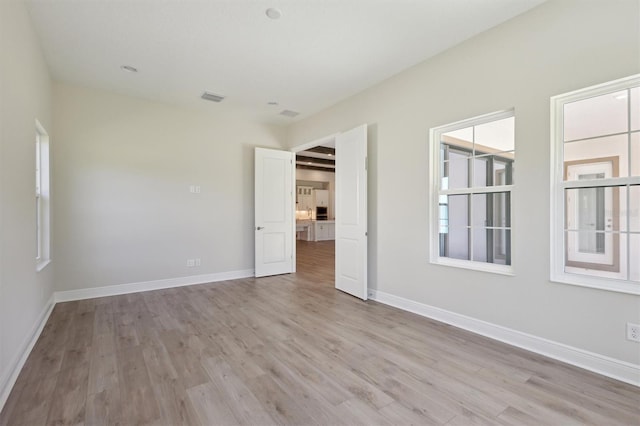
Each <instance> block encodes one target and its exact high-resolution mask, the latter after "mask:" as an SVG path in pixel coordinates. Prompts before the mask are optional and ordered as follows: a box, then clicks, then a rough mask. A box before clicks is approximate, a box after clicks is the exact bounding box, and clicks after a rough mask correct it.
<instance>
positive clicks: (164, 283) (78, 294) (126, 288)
mask: <svg viewBox="0 0 640 426" xmlns="http://www.w3.org/2000/svg"><path fill="white" fill-rule="evenodd" d="M254 275H255V274H254V270H253V269H244V270H240V271H228V272H219V273H215V274H203V275H190V276H188V277H178V278H168V279H164V280H154V281H142V282H139V283H130V284H119V285H110V286H105V287H93V288H83V289H79V290H67V291H56V292H55V301H56V303H59V302H71V301H73V300H84V299H95V298H96V297H106V296H117V295H119V294H129V293H138V292H140V291H149V290H161V289H163V288H172V287H183V286H187V285H196V284H207V283H212V282H218V281H227V280H237V279H240V278H249V277H253V276H254Z"/></svg>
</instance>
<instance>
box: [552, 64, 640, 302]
mask: <svg viewBox="0 0 640 426" xmlns="http://www.w3.org/2000/svg"><path fill="white" fill-rule="evenodd" d="M551 109H552V161H553V164H552V167H553V171H554V176H553V182H554V189H553V194H552V200H551V202H552V208H553V210H552V213H551V214H552V236H551V237H552V240H551V241H552V247H551V249H552V259H551V263H552V271H551V279H552V280H553V281H559V282H565V283H569V284H577V285H584V286H588V287H597V288H604V289H609V290H615V291H622V292H630V293H634V294H640V266H638V265H639V264H640V262H639V260H640V225H639V224H640V76H634V77H630V78H626V79H622V80H616V81H613V82H609V83H605V84H602V85H598V86H594V87H590V88H586V89H582V90H578V91H575V92H571V93H567V94H564V95H559V96H555V97H553V98H552V99H551Z"/></svg>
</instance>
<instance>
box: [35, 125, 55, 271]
mask: <svg viewBox="0 0 640 426" xmlns="http://www.w3.org/2000/svg"><path fill="white" fill-rule="evenodd" d="M35 129H36V133H35V136H36V141H35V180H36V182H35V210H36V214H35V216H36V223H35V227H36V229H35V231H36V232H35V233H36V259H35V260H36V271H38V272H39V271H42V270H43V269H44V268H45V267H46V266H47V265H48V264H49V263H51V186H50V177H51V174H50V157H49V152H50V150H49V148H50V147H49V134H48V133H47V131H46V130H45V128H44V127H43V126H42V124H40V122H39V121H38V120H36V125H35Z"/></svg>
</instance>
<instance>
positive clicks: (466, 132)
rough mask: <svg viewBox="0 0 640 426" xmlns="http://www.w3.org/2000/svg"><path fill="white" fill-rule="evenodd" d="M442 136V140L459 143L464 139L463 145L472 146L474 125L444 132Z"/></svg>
mask: <svg viewBox="0 0 640 426" xmlns="http://www.w3.org/2000/svg"><path fill="white" fill-rule="evenodd" d="M442 136H443V138H442V141H443V142H445V143H454V144H459V143H460V142H461V141H462V145H464V146H465V147H467V148H472V147H471V144H472V143H473V126H470V127H465V128H462V129H458V130H453V131H451V132H447V133H444V134H443V135H442ZM465 142H466V143H465Z"/></svg>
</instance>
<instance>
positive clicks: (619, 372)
mask: <svg viewBox="0 0 640 426" xmlns="http://www.w3.org/2000/svg"><path fill="white" fill-rule="evenodd" d="M369 298H370V299H372V300H375V301H376V302H380V303H384V304H385V305H389V306H393V307H395V308H399V309H402V310H404V311H409V312H413V313H415V314H418V315H421V316H423V317H427V318H431V319H434V320H436V321H440V322H444V323H446V324H450V325H453V326H455V327H458V328H462V329H465V330H468V331H471V332H473V333H476V334H480V335H482V336H485V337H489V338H491V339H495V340H499V341H501V342H504V343H507V344H510V345H513V346H517V347H519V348H522V349H526V350H529V351H531V352H535V353H538V354H541V355H544V356H548V357H549V358H553V359H556V360H558V361H562V362H566V363H567V364H571V365H575V366H577V367H580V368H584V369H585V370H589V371H593V372H595V373H598V374H602V375H603V376H607V377H611V378H613V379H616V380H620V381H622V382H625V383H629V384H632V385H635V386H640V365H637V364H631V363H629V362H625V361H620V360H617V359H614V358H610V357H607V356H604V355H600V354H597V353H594V352H589V351H586V350H584V349H579V348H575V347H572V346H569V345H565V344H563V343H558V342H554V341H551V340H547V339H544V338H542V337H538V336H534V335H531V334H527V333H523V332H521V331H517V330H513V329H510V328H507V327H503V326H500V325H496V324H492V323H489V322H486V321H482V320H478V319H475V318H471V317H468V316H465V315H460V314H457V313H455V312H451V311H447V310H445V309H440V308H437V307H435V306H430V305H426V304H423V303H419V302H415V301H413V300H409V299H405V298H403V297H399V296H394V295H392V294H389V293H384V292H382V291H377V290H372V289H370V290H369Z"/></svg>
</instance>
